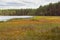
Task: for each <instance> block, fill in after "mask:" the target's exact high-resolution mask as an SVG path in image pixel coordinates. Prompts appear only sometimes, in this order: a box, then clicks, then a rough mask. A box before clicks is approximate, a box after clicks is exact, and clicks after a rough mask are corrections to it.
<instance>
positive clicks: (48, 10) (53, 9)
mask: <svg viewBox="0 0 60 40" xmlns="http://www.w3.org/2000/svg"><path fill="white" fill-rule="evenodd" d="M0 15H11V16H12V15H13V16H15V15H16V16H20V15H28V16H60V2H58V3H50V4H49V5H45V6H42V5H41V6H40V7H39V8H37V9H6V10H0Z"/></svg>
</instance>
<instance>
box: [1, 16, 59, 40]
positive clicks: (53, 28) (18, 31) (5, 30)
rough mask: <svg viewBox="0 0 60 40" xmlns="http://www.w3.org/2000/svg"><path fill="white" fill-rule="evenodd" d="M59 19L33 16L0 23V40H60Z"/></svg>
mask: <svg viewBox="0 0 60 40" xmlns="http://www.w3.org/2000/svg"><path fill="white" fill-rule="evenodd" d="M59 18H60V17H52V16H50V17H49V16H48V17H46V16H35V17H33V18H30V19H11V20H8V21H6V22H0V40H60V19H59Z"/></svg>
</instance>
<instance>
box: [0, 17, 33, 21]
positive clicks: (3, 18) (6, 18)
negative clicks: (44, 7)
mask: <svg viewBox="0 0 60 40" xmlns="http://www.w3.org/2000/svg"><path fill="white" fill-rule="evenodd" d="M31 17H33V16H0V21H7V20H9V19H13V18H31Z"/></svg>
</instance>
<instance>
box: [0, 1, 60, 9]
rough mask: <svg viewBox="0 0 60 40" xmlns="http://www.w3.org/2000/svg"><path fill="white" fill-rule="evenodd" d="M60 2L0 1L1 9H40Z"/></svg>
mask: <svg viewBox="0 0 60 40" xmlns="http://www.w3.org/2000/svg"><path fill="white" fill-rule="evenodd" d="M58 1H60V0H0V9H21V8H23V9H24V8H38V7H39V6H40V5H47V4H49V3H56V2H58Z"/></svg>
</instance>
